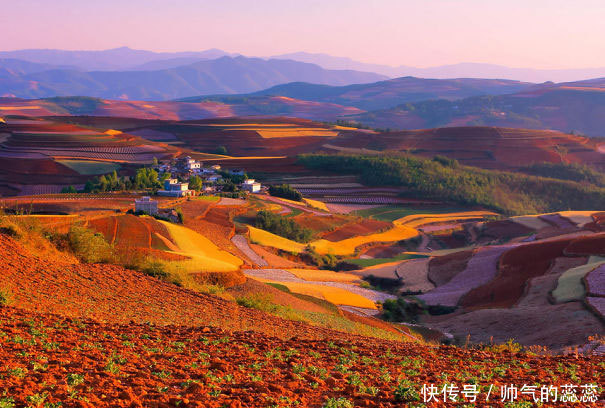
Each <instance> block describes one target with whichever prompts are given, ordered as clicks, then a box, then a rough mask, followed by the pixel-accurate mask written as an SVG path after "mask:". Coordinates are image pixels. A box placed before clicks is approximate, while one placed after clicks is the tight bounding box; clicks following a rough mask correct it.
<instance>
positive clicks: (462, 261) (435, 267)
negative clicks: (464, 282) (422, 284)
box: [428, 251, 474, 286]
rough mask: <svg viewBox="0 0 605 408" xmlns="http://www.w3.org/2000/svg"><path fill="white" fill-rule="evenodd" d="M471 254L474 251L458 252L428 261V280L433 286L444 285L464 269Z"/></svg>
mask: <svg viewBox="0 0 605 408" xmlns="http://www.w3.org/2000/svg"><path fill="white" fill-rule="evenodd" d="M473 254H474V251H460V252H454V253H453V254H448V255H443V256H437V257H434V258H431V260H430V261H429V273H428V278H429V280H430V281H431V282H433V283H434V284H435V286H441V285H445V284H446V283H448V282H449V281H450V280H451V279H452V278H453V277H454V276H456V275H457V274H458V273H460V272H462V271H463V270H464V269H465V268H466V265H467V264H468V261H469V260H470V259H471V257H472V256H473Z"/></svg>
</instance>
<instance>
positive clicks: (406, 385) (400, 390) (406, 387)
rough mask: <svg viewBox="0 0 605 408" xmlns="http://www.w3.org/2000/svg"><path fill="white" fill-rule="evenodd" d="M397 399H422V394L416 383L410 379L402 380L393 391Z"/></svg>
mask: <svg viewBox="0 0 605 408" xmlns="http://www.w3.org/2000/svg"><path fill="white" fill-rule="evenodd" d="M393 395H394V396H395V400H396V401H420V395H418V391H417V390H416V387H415V385H414V383H412V382H411V381H409V380H400V381H399V383H398V384H397V386H396V387H395V390H394V391H393Z"/></svg>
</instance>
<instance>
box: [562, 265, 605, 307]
mask: <svg viewBox="0 0 605 408" xmlns="http://www.w3.org/2000/svg"><path fill="white" fill-rule="evenodd" d="M588 262H589V263H587V264H586V265H582V266H578V267H576V268H571V269H569V270H567V271H565V272H563V274H562V275H561V276H560V277H559V279H558V281H557V287H556V289H555V290H553V291H552V297H553V299H554V300H555V302H557V303H564V302H572V301H574V300H581V299H583V298H584V296H586V288H585V287H584V283H583V278H584V276H586V274H587V273H589V272H590V271H592V270H594V269H596V268H597V267H599V266H601V265H603V264H604V263H605V260H596V261H595V260H594V259H590V260H589V261H588Z"/></svg>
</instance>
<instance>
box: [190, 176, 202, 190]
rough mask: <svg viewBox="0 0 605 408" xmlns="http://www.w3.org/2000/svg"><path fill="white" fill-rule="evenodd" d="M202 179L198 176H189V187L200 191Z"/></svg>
mask: <svg viewBox="0 0 605 408" xmlns="http://www.w3.org/2000/svg"><path fill="white" fill-rule="evenodd" d="M202 187H203V185H202V179H201V178H200V177H198V176H191V177H190V178H189V188H190V189H191V190H195V191H200V190H201V189H202Z"/></svg>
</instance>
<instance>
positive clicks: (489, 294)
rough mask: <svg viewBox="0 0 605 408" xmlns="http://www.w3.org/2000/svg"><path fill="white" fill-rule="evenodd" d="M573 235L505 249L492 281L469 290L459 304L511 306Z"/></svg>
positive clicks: (474, 307)
mask: <svg viewBox="0 0 605 408" xmlns="http://www.w3.org/2000/svg"><path fill="white" fill-rule="evenodd" d="M570 242H571V239H563V240H558V241H549V242H538V243H535V244H527V245H522V246H519V247H516V248H513V249H511V250H509V251H507V252H505V253H504V254H503V255H502V256H501V257H500V261H499V265H498V275H497V276H496V278H495V279H493V280H492V281H491V282H489V283H487V284H485V285H482V286H480V287H478V288H475V289H473V290H471V291H470V292H468V293H467V294H466V295H464V297H463V298H462V299H461V300H460V303H459V304H460V305H461V306H464V307H467V308H469V309H483V308H501V307H511V306H513V305H514V304H515V303H517V301H518V300H519V299H520V298H521V296H523V292H524V290H525V285H526V283H527V282H528V281H529V280H530V279H532V278H534V277H536V276H541V275H544V274H545V273H546V272H547V271H548V269H549V267H550V266H551V264H552V262H553V261H554V259H555V258H557V257H560V256H564V253H563V251H564V250H565V248H566V247H567V246H568V245H569V243H570Z"/></svg>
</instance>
